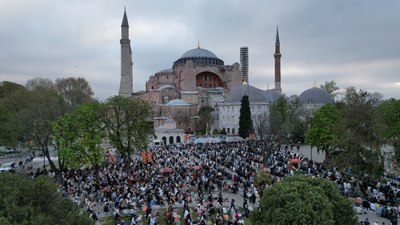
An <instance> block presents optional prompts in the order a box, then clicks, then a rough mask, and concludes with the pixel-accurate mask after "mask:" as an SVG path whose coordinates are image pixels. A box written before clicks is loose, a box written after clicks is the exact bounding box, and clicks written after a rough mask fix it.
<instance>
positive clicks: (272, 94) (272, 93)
mask: <svg viewBox="0 0 400 225" xmlns="http://www.w3.org/2000/svg"><path fill="white" fill-rule="evenodd" d="M281 95H282V94H281V92H280V91H279V90H276V89H271V90H266V91H265V97H266V98H267V100H268V102H274V101H276V100H277V99H278V98H279V97H280V96H281Z"/></svg>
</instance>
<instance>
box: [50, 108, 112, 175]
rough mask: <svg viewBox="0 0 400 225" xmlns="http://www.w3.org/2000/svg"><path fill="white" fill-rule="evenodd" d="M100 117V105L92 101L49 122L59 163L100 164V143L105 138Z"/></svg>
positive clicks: (73, 165) (70, 166) (76, 165)
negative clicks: (51, 125)
mask: <svg viewBox="0 0 400 225" xmlns="http://www.w3.org/2000/svg"><path fill="white" fill-rule="evenodd" d="M101 118H102V117H101V111H100V104H99V103H97V102H92V103H86V104H82V105H80V106H78V107H77V108H75V109H74V110H73V111H72V112H69V113H65V114H64V115H62V116H60V117H59V118H58V119H57V120H56V121H55V122H54V123H53V130H54V141H55V144H56V148H57V150H58V157H59V159H60V163H61V162H62V163H63V162H65V164H66V166H67V167H69V168H79V167H80V166H81V165H82V164H85V165H92V166H94V167H98V166H100V164H101V163H102V161H103V160H104V150H103V149H102V148H101V147H100V144H101V141H102V138H103V137H105V132H104V128H103V125H102V123H101ZM60 168H61V165H60Z"/></svg>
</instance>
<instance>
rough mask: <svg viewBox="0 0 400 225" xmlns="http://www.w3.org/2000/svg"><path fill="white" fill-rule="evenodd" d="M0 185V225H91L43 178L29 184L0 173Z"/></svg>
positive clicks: (17, 176)
mask: <svg viewBox="0 0 400 225" xmlns="http://www.w3.org/2000/svg"><path fill="white" fill-rule="evenodd" d="M0 183H1V185H0V223H1V224H9V225H17V224H55V225H57V224H60V225H67V224H76V225H81V224H82V225H86V224H94V223H93V220H91V219H90V218H89V216H88V215H87V214H86V213H80V209H79V207H78V206H77V205H74V204H73V203H72V202H71V201H70V200H69V199H66V198H62V197H61V193H59V192H58V191H57V188H58V187H57V185H56V184H55V183H53V182H52V181H51V179H50V178H49V177H47V176H39V177H38V178H37V179H35V180H31V179H28V178H27V177H26V176H23V175H21V174H9V173H2V174H0Z"/></svg>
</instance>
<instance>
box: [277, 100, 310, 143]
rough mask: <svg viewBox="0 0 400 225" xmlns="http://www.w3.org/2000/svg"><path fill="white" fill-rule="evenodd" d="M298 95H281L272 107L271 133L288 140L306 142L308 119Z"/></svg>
mask: <svg viewBox="0 0 400 225" xmlns="http://www.w3.org/2000/svg"><path fill="white" fill-rule="evenodd" d="M305 117H306V115H305V112H304V110H303V106H302V104H301V102H300V99H299V98H298V97H297V96H291V97H290V98H286V97H285V96H280V97H279V98H278V99H277V100H276V101H275V102H274V103H273V104H272V105H271V108H270V126H271V133H272V134H273V136H275V137H276V138H278V139H280V140H282V141H286V142H304V138H305V132H306V127H307V125H306V124H305V123H306V122H307V121H306V120H305V119H304V118H305Z"/></svg>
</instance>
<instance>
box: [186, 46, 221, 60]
mask: <svg viewBox="0 0 400 225" xmlns="http://www.w3.org/2000/svg"><path fill="white" fill-rule="evenodd" d="M199 57H200V58H201V57H203V58H217V59H218V57H217V56H216V55H215V54H214V53H212V52H211V51H208V50H207V49H203V48H194V49H192V50H189V51H187V52H185V53H184V54H183V55H182V56H181V58H199Z"/></svg>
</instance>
